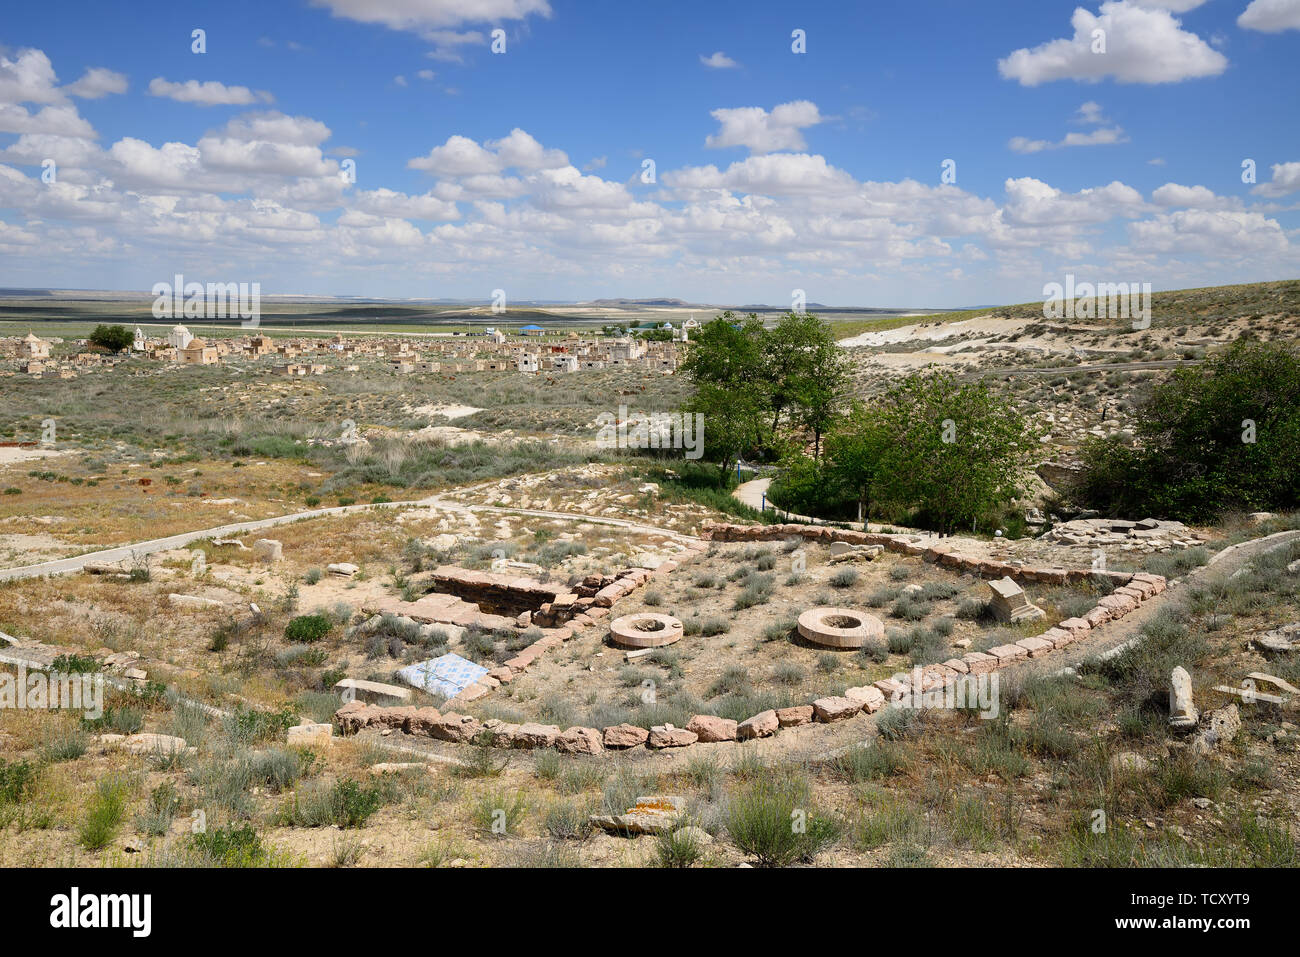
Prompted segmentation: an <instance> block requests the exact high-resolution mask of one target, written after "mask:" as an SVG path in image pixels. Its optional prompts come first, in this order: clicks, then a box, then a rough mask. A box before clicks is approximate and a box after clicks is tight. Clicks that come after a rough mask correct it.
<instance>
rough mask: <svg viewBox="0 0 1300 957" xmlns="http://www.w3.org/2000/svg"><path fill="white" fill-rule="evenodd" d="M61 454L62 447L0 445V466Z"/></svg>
mask: <svg viewBox="0 0 1300 957" xmlns="http://www.w3.org/2000/svg"><path fill="white" fill-rule="evenodd" d="M63 454H64V450H62V449H39V448H38V449H20V448H17V447H16V446H0V466H3V465H16V464H18V463H19V462H31V461H33V460H34V459H48V458H50V457H51V456H54V455H63Z"/></svg>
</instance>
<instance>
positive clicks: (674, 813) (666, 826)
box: [591, 794, 686, 835]
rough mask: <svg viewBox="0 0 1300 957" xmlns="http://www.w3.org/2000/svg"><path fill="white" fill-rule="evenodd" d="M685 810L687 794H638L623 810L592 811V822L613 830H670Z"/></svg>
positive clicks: (612, 831) (617, 832)
mask: <svg viewBox="0 0 1300 957" xmlns="http://www.w3.org/2000/svg"><path fill="white" fill-rule="evenodd" d="M685 812H686V798H684V797H678V796H677V795H674V794H657V795H650V796H648V797H639V798H637V799H636V803H635V804H634V805H632V806H631V807H630V808H628V809H627V811H626V812H624V813H623V814H595V815H592V818H591V823H592V824H594V825H595V826H596V827H599V828H602V829H604V830H606V831H609V832H610V833H612V834H622V835H628V834H661V833H663V832H665V831H671V830H673V829H674V828H675V827H676V826H677V824H678V822H679V821H680V820H681V818H682V815H683V814H685Z"/></svg>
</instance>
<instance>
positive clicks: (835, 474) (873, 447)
mask: <svg viewBox="0 0 1300 957" xmlns="http://www.w3.org/2000/svg"><path fill="white" fill-rule="evenodd" d="M891 441H892V438H891V434H890V432H889V431H888V429H887V428H886V427H885V419H884V417H883V416H881V415H878V414H875V413H874V412H873V411H872V410H871V409H870V408H869V407H868V406H866V405H863V404H862V403H860V402H858V403H854V405H853V408H852V409H851V410H850V411H849V414H848V415H847V416H845V417H844V420H843V421H842V422H841V423H840V424H839V425H838V427H837V428H836V429H835V430H834V431H832V432H831V433H830V434H829V435H828V436H827V437H826V469H825V477H826V481H827V483H828V484H829V485H830V486H832V487H833V488H837V489H840V490H843V493H844V494H845V495H846V496H847V497H848V498H849V499H850V500H851V501H853V502H855V503H856V504H857V514H858V521H860V522H861V521H865V520H866V518H867V516H868V515H869V514H870V512H871V494H872V488H873V487H874V485H875V483H876V474H877V472H878V471H879V469H880V462H881V460H882V459H883V458H884V457H885V455H886V453H887V451H888V446H889V444H890V442H891Z"/></svg>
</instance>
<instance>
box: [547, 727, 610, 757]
mask: <svg viewBox="0 0 1300 957" xmlns="http://www.w3.org/2000/svg"><path fill="white" fill-rule="evenodd" d="M600 737H601V735H600V732H599V731H597V730H596V729H595V728H569V729H568V730H567V731H565V732H564V733H563V734H561V735H559V736H558V737H557V738H556V739H555V749H556V750H557V751H560V752H563V753H564V754H599V753H600V752H601V751H603V750H604V747H603V746H602V745H601V741H600Z"/></svg>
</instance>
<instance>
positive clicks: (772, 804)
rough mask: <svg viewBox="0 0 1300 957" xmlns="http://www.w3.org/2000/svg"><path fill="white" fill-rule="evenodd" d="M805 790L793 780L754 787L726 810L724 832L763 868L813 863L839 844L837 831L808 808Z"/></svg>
mask: <svg viewBox="0 0 1300 957" xmlns="http://www.w3.org/2000/svg"><path fill="white" fill-rule="evenodd" d="M808 799H809V794H808V786H807V784H806V782H804V781H801V780H800V779H799V778H796V777H774V778H768V779H765V780H760V781H756V782H754V783H752V784H751V785H750V786H749V787H747V788H746V789H745V790H743V791H742V792H741V793H740V794H738V795H736V796H735V797H734V798H733V799H732V801H731V806H730V808H729V810H728V817H727V832H728V833H729V834H730V835H731V839H732V841H733V842H734V843H735V845H736V846H737V847H738V848H740V849H741V850H742V851H744V852H745V853H746V854H749V855H751V856H752V857H755V858H757V859H758V863H759V865H760V866H761V867H788V866H789V865H791V864H795V863H800V862H807V861H811V860H812V859H813V858H814V857H815V856H816V855H817V854H818V853H819V852H820V851H822V850H824V849H825V848H827V847H829V846H830V845H831V844H833V843H835V841H836V840H838V839H839V835H840V830H841V829H840V826H839V824H837V823H836V822H835V821H833V820H831V819H830V818H827V817H823V816H822V815H820V814H817V813H816V812H815V811H813V810H812V809H811V808H809V807H808Z"/></svg>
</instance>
